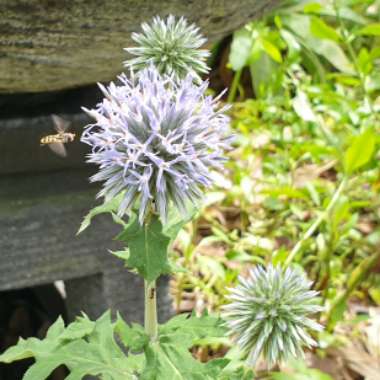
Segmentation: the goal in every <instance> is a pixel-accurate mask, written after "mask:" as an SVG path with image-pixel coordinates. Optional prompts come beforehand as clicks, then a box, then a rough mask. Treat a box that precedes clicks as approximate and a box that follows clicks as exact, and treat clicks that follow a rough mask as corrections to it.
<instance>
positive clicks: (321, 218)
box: [285, 177, 347, 267]
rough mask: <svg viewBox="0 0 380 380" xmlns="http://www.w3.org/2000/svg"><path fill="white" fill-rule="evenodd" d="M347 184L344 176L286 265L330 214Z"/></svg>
mask: <svg viewBox="0 0 380 380" xmlns="http://www.w3.org/2000/svg"><path fill="white" fill-rule="evenodd" d="M346 184H347V177H344V178H343V179H342V182H341V183H340V185H339V187H338V188H337V189H336V190H335V193H334V195H333V196H332V198H331V200H330V202H329V204H328V205H327V207H326V209H325V210H324V211H323V212H322V213H321V214H320V215H319V217H318V218H317V219H316V220H315V221H314V223H313V224H312V225H311V226H310V227H309V228H308V229H307V231H306V232H305V234H304V235H303V236H302V238H301V239H300V240H299V241H298V242H297V244H296V245H295V246H294V247H293V249H292V250H291V252H290V253H289V256H288V257H287V258H286V260H285V267H287V266H289V264H290V263H291V262H292V261H293V259H294V257H295V256H296V255H297V253H298V252H299V251H300V250H301V248H302V246H303V244H304V243H305V241H306V240H308V239H310V238H311V237H312V236H313V234H314V232H315V231H316V230H317V228H318V227H319V226H320V224H321V223H322V222H323V221H324V220H325V218H326V217H327V216H328V214H329V213H330V211H331V210H332V209H333V207H334V206H335V204H336V202H337V201H338V199H339V197H340V196H341V194H342V192H343V190H344V188H345V187H346Z"/></svg>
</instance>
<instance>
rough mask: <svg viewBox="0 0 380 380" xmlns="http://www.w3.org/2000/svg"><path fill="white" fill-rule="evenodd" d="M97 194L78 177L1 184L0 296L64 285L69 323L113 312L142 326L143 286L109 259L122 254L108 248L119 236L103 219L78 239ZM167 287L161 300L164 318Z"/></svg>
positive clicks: (16, 178)
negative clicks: (58, 282)
mask: <svg viewBox="0 0 380 380" xmlns="http://www.w3.org/2000/svg"><path fill="white" fill-rule="evenodd" d="M96 190H97V189H96V188H95V187H94V186H93V185H89V184H88V171H83V170H82V171H79V170H76V171H75V170H67V171H62V172H55V173H51V174H43V175H41V174H40V175H31V174H29V175H26V174H22V175H12V176H2V177H0V291H1V290H8V289H19V288H24V287H30V286H35V285H40V284H47V283H51V282H53V281H56V280H65V281H66V282H67V284H68V301H69V313H70V315H73V314H75V313H77V312H78V311H79V310H81V309H83V310H84V311H88V313H89V314H90V315H91V316H97V315H99V314H100V313H101V312H103V311H104V310H105V309H106V308H108V307H113V308H117V309H119V310H120V311H121V312H122V314H124V315H125V316H126V317H127V319H128V320H134V321H140V322H142V320H143V315H142V313H143V308H142V305H143V297H142V296H143V287H142V284H141V282H140V280H139V279H138V278H137V276H135V275H133V274H131V273H128V272H127V270H126V269H125V268H123V265H122V263H121V262H120V261H119V260H118V259H116V258H114V257H113V256H112V255H111V254H109V253H108V249H120V245H118V244H117V243H116V242H113V241H112V237H113V236H115V234H116V233H117V232H118V230H119V228H117V226H115V224H114V223H113V222H112V220H111V218H110V217H109V216H100V217H99V218H97V219H96V220H95V221H94V224H93V225H92V226H91V227H90V228H89V229H88V230H86V231H85V232H84V233H83V234H82V235H80V236H79V237H77V236H76V231H77V230H78V226H79V224H80V222H81V220H82V218H83V216H84V215H85V214H86V213H87V212H88V210H89V209H90V208H91V207H93V206H94V204H95V201H94V199H95V198H94V195H95V192H96ZM166 284H167V282H164V283H163V284H162V286H161V291H160V293H159V296H160V297H161V304H162V309H161V311H162V315H163V317H164V318H165V316H168V314H169V313H170V300H169V298H168V292H167V285H166ZM70 310H71V311H70Z"/></svg>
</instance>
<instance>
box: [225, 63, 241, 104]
mask: <svg viewBox="0 0 380 380" xmlns="http://www.w3.org/2000/svg"><path fill="white" fill-rule="evenodd" d="M242 71H243V70H242V69H240V70H238V71H236V73H235V75H234V79H233V80H232V84H231V88H230V91H229V93H228V98H227V102H228V103H232V102H233V101H234V100H235V98H236V92H237V89H238V86H239V82H240V77H241V73H242Z"/></svg>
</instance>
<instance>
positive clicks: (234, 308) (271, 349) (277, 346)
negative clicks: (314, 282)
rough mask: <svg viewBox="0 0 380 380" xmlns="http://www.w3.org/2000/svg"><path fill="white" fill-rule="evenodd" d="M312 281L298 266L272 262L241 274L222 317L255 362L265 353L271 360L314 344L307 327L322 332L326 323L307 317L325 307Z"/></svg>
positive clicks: (252, 362) (239, 343) (283, 359)
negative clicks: (281, 265) (283, 266)
mask: <svg viewBox="0 0 380 380" xmlns="http://www.w3.org/2000/svg"><path fill="white" fill-rule="evenodd" d="M310 286H311V282H309V281H308V280H307V278H306V277H305V276H304V275H303V273H301V272H300V271H298V270H295V269H290V268H287V269H286V270H283V269H282V268H280V267H273V266H269V268H268V269H267V270H266V269H264V268H263V267H256V268H255V269H253V270H251V271H250V273H249V275H248V277H247V278H243V277H240V278H239V284H238V285H237V287H236V288H234V289H232V291H231V294H230V296H229V299H230V303H229V304H228V305H225V306H224V307H223V312H222V316H223V318H224V319H225V320H226V323H227V326H228V328H229V333H230V335H232V336H233V337H234V339H235V340H236V342H237V344H238V345H239V346H240V348H241V349H242V350H243V352H245V353H246V354H247V357H248V362H249V363H250V364H251V365H254V364H255V363H256V361H257V359H258V358H259V356H260V354H261V353H262V354H263V356H264V358H265V359H266V360H267V362H268V364H269V365H272V364H274V363H276V362H280V361H285V360H287V359H288V358H289V357H291V356H298V355H303V351H302V347H303V346H308V347H311V346H315V345H316V342H315V341H314V340H313V339H312V338H311V337H310V335H309V334H308V333H307V332H306V329H311V330H316V331H321V329H322V326H321V325H319V324H318V323H316V322H314V321H313V320H311V319H309V318H308V317H307V316H308V314H311V313H315V312H318V311H321V309H322V308H321V307H320V306H318V305H317V304H316V303H317V298H316V296H317V294H318V292H316V291H313V290H310Z"/></svg>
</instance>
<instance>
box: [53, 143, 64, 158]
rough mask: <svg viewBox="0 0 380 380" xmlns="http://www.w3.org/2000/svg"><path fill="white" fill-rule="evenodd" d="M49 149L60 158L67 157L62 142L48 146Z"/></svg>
mask: <svg viewBox="0 0 380 380" xmlns="http://www.w3.org/2000/svg"><path fill="white" fill-rule="evenodd" d="M48 147H49V148H50V149H51V150H52V151H53V152H54V153H55V154H57V155H58V156H61V157H66V156H67V152H66V148H65V146H64V145H63V144H62V143H61V142H55V143H51V144H48Z"/></svg>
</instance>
